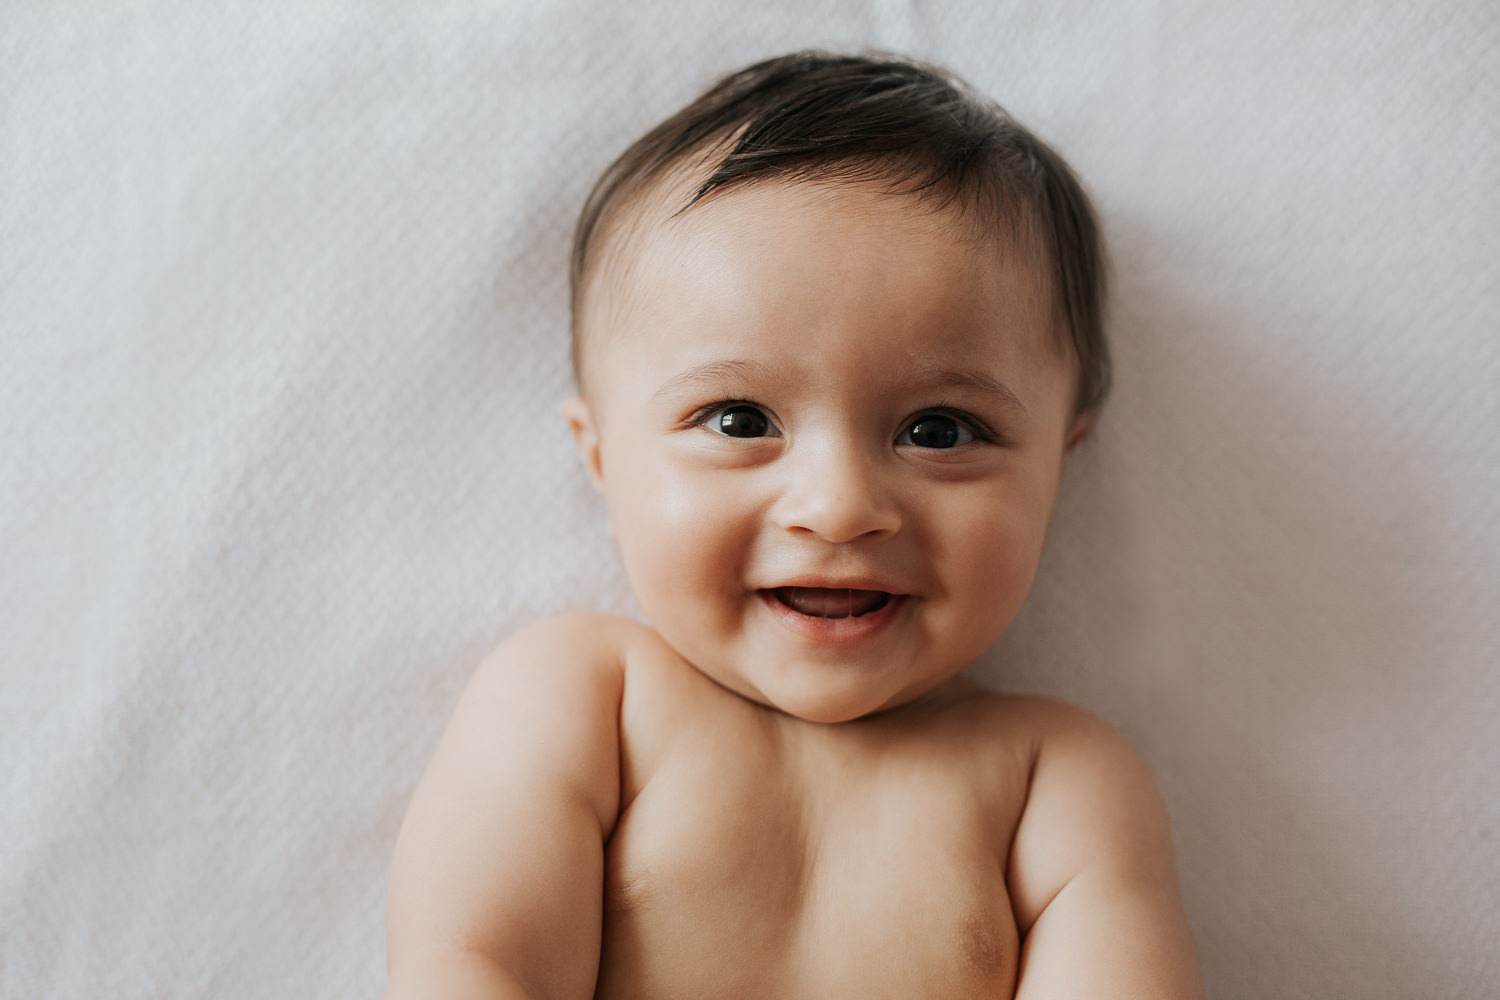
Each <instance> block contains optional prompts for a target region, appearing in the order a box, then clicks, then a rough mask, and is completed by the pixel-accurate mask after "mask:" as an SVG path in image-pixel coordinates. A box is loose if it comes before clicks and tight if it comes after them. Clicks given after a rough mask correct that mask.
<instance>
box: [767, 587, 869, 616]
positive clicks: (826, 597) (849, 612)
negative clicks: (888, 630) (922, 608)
mask: <svg viewBox="0 0 1500 1000" xmlns="http://www.w3.org/2000/svg"><path fill="white" fill-rule="evenodd" d="M770 593H771V594H772V595H774V596H775V598H776V600H778V601H780V602H781V603H782V604H784V605H786V606H787V607H789V608H791V609H792V610H793V611H795V612H797V613H798V614H801V615H808V616H809V617H812V618H863V617H864V616H865V615H867V614H870V613H871V612H875V611H879V610H880V609H881V608H883V607H885V606H886V605H887V604H889V603H890V602H891V599H892V598H891V595H890V594H889V593H888V592H886V591H884V590H861V589H855V588H853V587H777V588H776V589H775V590H772V591H770Z"/></svg>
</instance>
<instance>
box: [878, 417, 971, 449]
mask: <svg viewBox="0 0 1500 1000" xmlns="http://www.w3.org/2000/svg"><path fill="white" fill-rule="evenodd" d="M974 439H975V434H974V431H973V429H972V428H970V427H969V426H967V425H966V424H965V423H964V422H963V421H961V420H959V419H958V418H956V417H948V416H944V415H943V414H941V413H926V414H923V415H922V416H920V417H918V418H917V419H916V420H914V421H912V423H911V425H910V426H909V427H907V428H906V430H904V431H902V432H901V436H900V437H898V438H897V439H896V443H897V444H910V445H915V446H916V447H918V448H957V447H958V446H959V445H965V444H968V443H969V442H970V441H973V440H974Z"/></svg>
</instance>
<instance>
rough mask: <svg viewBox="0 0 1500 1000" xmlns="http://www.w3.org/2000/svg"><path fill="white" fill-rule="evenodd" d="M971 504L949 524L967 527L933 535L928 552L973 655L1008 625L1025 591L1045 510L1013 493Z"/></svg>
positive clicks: (1042, 532)
mask: <svg viewBox="0 0 1500 1000" xmlns="http://www.w3.org/2000/svg"><path fill="white" fill-rule="evenodd" d="M974 499H975V500H976V501H977V502H976V503H974V504H972V505H969V507H968V509H967V510H966V511H964V512H963V513H962V514H959V513H957V512H955V513H954V515H953V516H952V517H951V518H950V519H949V524H950V525H951V526H957V525H966V526H967V528H966V529H964V530H949V531H939V532H938V534H939V535H940V537H939V538H934V539H932V541H931V544H930V547H929V552H930V553H931V555H932V558H933V560H934V565H936V566H939V567H940V569H939V573H940V575H941V579H942V580H943V585H944V589H945V591H946V594H947V596H948V597H949V598H950V599H951V600H952V604H951V605H950V607H952V609H953V611H954V613H955V615H956V616H958V617H959V619H960V620H959V622H957V623H956V624H957V625H958V627H961V628H963V629H965V630H966V631H969V630H972V631H973V632H974V633H975V634H974V636H973V640H972V642H973V644H974V645H976V646H977V649H975V650H974V652H975V654H976V655H977V653H978V652H979V651H981V650H983V649H984V648H985V647H986V646H988V645H989V644H990V643H991V642H993V641H994V640H995V639H996V638H998V637H999V635H1000V632H1002V631H1003V630H1004V629H1005V627H1006V626H1008V625H1009V624H1010V622H1011V619H1012V618H1014V617H1015V614H1016V612H1017V611H1018V610H1019V609H1020V606H1021V603H1022V601H1024V599H1025V597H1026V594H1027V592H1028V591H1029V590H1030V589H1031V582H1032V579H1033V577H1034V576H1035V574H1036V568H1037V563H1038V561H1039V559H1040V556H1041V549H1042V542H1043V539H1044V537H1045V534H1046V527H1047V519H1048V518H1047V515H1048V510H1049V507H1048V506H1047V504H1046V503H1045V502H1044V500H1043V498H1041V497H1034V498H1033V497H1024V496H1016V495H1014V494H1011V495H1010V496H1008V497H1006V498H1003V499H1002V498H996V497H978V498H974ZM941 567H946V570H944V569H942V568H941Z"/></svg>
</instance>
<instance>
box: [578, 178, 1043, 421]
mask: <svg viewBox="0 0 1500 1000" xmlns="http://www.w3.org/2000/svg"><path fill="white" fill-rule="evenodd" d="M688 198H690V192H689V191H688V189H687V188H686V187H685V186H684V187H679V188H678V189H677V190H675V191H673V190H667V191H660V192H655V193H654V194H653V197H652V198H651V200H649V201H647V200H643V201H642V202H641V203H639V204H638V205H635V206H632V209H633V211H632V213H631V216H630V217H629V218H625V217H621V218H619V220H618V228H617V229H615V230H614V231H612V232H610V233H608V234H607V235H606V237H605V239H606V240H607V242H605V243H604V245H603V250H604V252H603V253H601V254H600V255H599V257H597V258H596V260H597V261H598V263H597V265H596V267H597V268H598V271H597V273H596V274H595V275H594V276H593V279H592V280H593V283H594V287H593V289H592V290H591V292H590V294H589V297H588V299H587V301H586V303H585V311H584V314H583V315H580V316H579V317H578V319H580V320H582V321H583V323H581V324H580V325H579V327H578V328H575V334H583V335H584V339H583V342H582V343H581V344H579V345H577V347H578V348H579V349H580V356H579V360H580V361H581V362H582V363H581V364H580V366H579V374H580V380H581V382H583V383H584V384H585V389H586V391H587V385H588V384H589V383H591V382H592V383H593V384H595V385H603V384H608V383H609V381H610V376H609V371H610V368H611V367H612V366H613V365H614V362H601V363H598V364H593V363H591V362H593V361H595V360H596V359H598V358H599V357H600V352H601V350H602V351H604V352H606V353H613V351H614V350H615V349H619V350H624V351H627V352H630V353H631V354H634V352H635V351H637V350H638V349H640V348H643V347H647V346H648V345H650V346H653V347H654V346H657V345H663V346H664V344H665V342H666V341H667V340H671V341H672V342H673V343H674V344H676V345H678V347H681V346H683V345H691V344H694V343H696V344H697V345H699V346H700V347H703V346H708V342H709V341H714V342H715V343H720V342H724V338H728V340H729V341H732V342H738V343H741V344H742V345H743V346H742V347H741V348H740V349H739V351H740V353H739V356H742V357H752V358H753V357H754V356H755V351H756V345H757V344H758V343H759V339H758V338H759V337H760V336H761V334H760V333H758V332H757V331H770V330H781V329H783V328H794V327H798V326H803V327H805V326H807V325H808V324H810V323H817V324H819V328H820V329H834V328H836V329H843V330H845V331H846V332H847V333H846V335H847V336H850V337H853V338H855V339H851V340H849V341H848V342H849V343H857V342H859V340H860V339H861V338H862V335H860V334H858V333H856V332H855V330H856V329H860V330H866V331H870V330H872V329H874V328H875V327H879V328H882V329H890V328H891V324H889V323H887V320H888V318H890V317H904V318H902V319H900V320H898V321H896V325H897V327H898V328H900V329H903V330H905V331H906V332H907V334H908V335H909V336H910V338H911V339H910V340H909V342H908V345H909V350H910V352H911V357H912V363H913V364H916V365H918V366H919V367H920V366H921V365H923V364H927V363H928V361H933V363H936V361H935V360H934V359H939V360H940V359H942V358H946V359H947V360H945V361H944V362H943V364H941V365H938V367H945V366H949V365H951V364H952V363H953V362H954V357H955V356H961V355H965V354H967V353H969V352H972V351H978V352H980V353H984V354H989V353H990V352H991V351H992V349H994V348H995V347H996V341H995V338H996V337H999V338H1000V339H1001V340H1003V341H1005V342H1006V344H1005V346H1004V347H1003V350H1004V351H1005V353H1006V355H1007V356H1009V357H1011V358H1012V359H1013V360H1014V361H1016V362H1017V363H1020V362H1022V361H1023V360H1024V363H1025V364H1026V365H1027V367H1032V366H1035V365H1038V364H1042V365H1046V366H1047V367H1051V365H1052V363H1054V362H1055V361H1057V360H1058V359H1059V357H1060V355H1061V352H1060V350H1059V345H1060V341H1059V339H1058V337H1057V336H1056V328H1055V323H1054V318H1053V317H1054V306H1053V303H1054V298H1053V296H1052V294H1051V286H1050V281H1049V280H1048V278H1047V272H1046V270H1045V267H1044V266H1042V263H1043V262H1042V260H1041V259H1040V255H1039V254H1038V253H1037V252H1036V249H1035V247H1034V246H1027V245H1025V244H1022V245H1019V246H1018V245H1017V242H1016V240H1015V239H1007V238H1005V237H1003V236H1000V235H996V234H986V233H983V232H977V231H976V227H975V223H974V221H973V220H972V219H971V218H968V217H966V216H965V215H964V214H963V213H962V211H961V210H960V209H959V208H958V207H956V206H954V205H953V204H951V203H948V204H945V203H940V202H938V201H936V200H935V199H926V200H924V199H920V198H917V197H914V196H912V195H910V194H906V193H899V192H898V193H892V192H889V191H884V190H881V189H880V188H878V187H875V186H872V185H870V184H861V185H849V184H843V185H836V184H830V183H826V182H824V183H812V182H801V183H790V184H789V183H784V182H770V181H762V182H757V183H755V184H748V185H744V186H737V187H734V188H729V189H725V190H723V191H721V192H716V194H715V195H714V196H713V197H711V198H708V199H705V200H703V201H700V202H698V203H696V204H693V205H692V206H691V207H690V208H688V209H686V210H683V207H682V206H683V205H684V204H686V199H688ZM866 323H872V324H873V326H865V325H863V324H866ZM684 329H688V330H691V331H695V333H694V334H693V337H692V338H690V339H689V340H687V341H684V340H683V339H682V335H681V331H682V330H684ZM678 347H674V348H673V350H677V349H678ZM688 350H689V351H690V353H696V352H697V350H698V347H691V346H689V347H688ZM1017 352H1019V353H1017ZM626 356H627V355H621V356H620V360H624V358H625V357H626ZM923 357H926V358H927V361H922V360H920V359H921V358H923Z"/></svg>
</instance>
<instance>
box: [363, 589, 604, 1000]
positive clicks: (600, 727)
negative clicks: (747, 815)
mask: <svg viewBox="0 0 1500 1000" xmlns="http://www.w3.org/2000/svg"><path fill="white" fill-rule="evenodd" d="M629 627H630V626H629V623H626V622H622V621H618V620H614V619H608V618H604V617H601V616H581V615H580V616H568V617H565V618H556V619H551V620H549V621H546V622H542V623H541V624H539V625H536V626H533V627H532V628H530V629H527V630H525V631H523V632H521V633H519V634H518V635H516V636H515V637H514V638H512V639H510V640H509V641H507V642H506V643H504V644H503V645H502V646H500V648H499V649H497V650H496V651H495V652H494V654H492V655H491V656H490V657H489V659H488V660H486V662H485V663H484V664H483V665H482V666H481V667H480V668H479V670H478V671H477V672H476V673H475V675H474V678H473V680H472V681H471V682H470V683H469V686H468V688H467V689H466V690H465V691H464V694H463V696H462V698H461V699H460V700H459V704H458V707H457V709H456V710H455V712H454V715H453V719H452V721H451V722H450V723H449V725H448V729H447V732H446V733H445V734H444V736H443V739H442V742H441V743H440V745H439V747H438V749H437V752H436V754H435V755H434V757H433V760H432V763H431V764H430V765H429V766H428V769H427V772H426V774H425V775H424V776H423V778H422V781H421V784H420V785H419V786H418V788H417V792H416V794H415V796H414V797H413V800H412V804H411V807H410V809H409V811H408V813H407V816H406V820H405V822H404V823H403V825H402V828H401V835H400V837H399V839H398V841H397V844H396V855H395V859H394V861H393V864H392V870H391V885H390V899H389V904H388V908H387V920H386V924H387V942H388V946H387V952H388V958H387V964H388V966H389V969H390V987H389V988H388V992H387V996H388V997H394V996H398V995H399V996H429V995H430V996H438V995H442V993H443V989H444V986H443V985H442V982H443V978H444V977H445V976H449V975H452V976H454V977H455V978H456V977H458V976H464V975H467V976H469V977H470V978H471V979H473V978H474V976H473V973H474V972H475V970H476V969H477V970H479V972H480V973H482V975H483V976H484V977H490V976H491V974H493V976H495V977H500V978H499V979H497V981H504V982H508V983H509V984H510V985H511V987H512V988H515V987H519V989H520V990H522V991H524V995H526V996H528V997H532V998H537V997H551V996H559V997H562V996H576V997H588V996H591V995H592V992H593V989H594V980H595V976H596V975H597V964H598V955H599V935H600V922H601V920H602V916H601V914H602V891H603V890H602V884H603V874H604V842H605V840H606V839H607V838H608V836H609V834H610V832H611V830H612V829H613V826H614V823H615V819H616V816H617V813H618V810H619V794H620V793H619V789H620V778H619V731H618V729H619V708H620V699H621V692H622V690H623V683H624V681H623V674H624V670H623V655H624V654H623V646H624V635H625V629H627V628H629ZM465 969H466V970H467V971H464V970H465ZM453 985H454V986H455V987H456V986H457V983H456V982H455V983H454V984H453Z"/></svg>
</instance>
